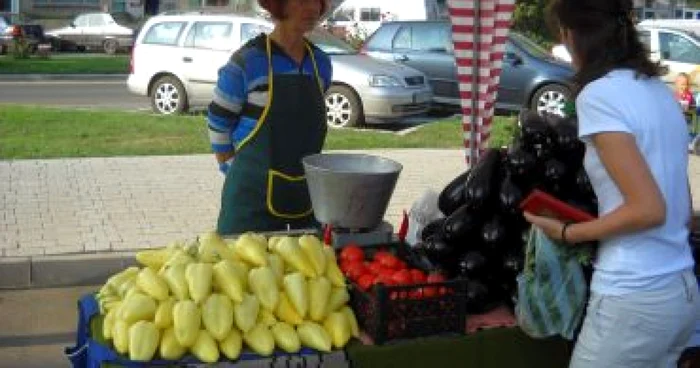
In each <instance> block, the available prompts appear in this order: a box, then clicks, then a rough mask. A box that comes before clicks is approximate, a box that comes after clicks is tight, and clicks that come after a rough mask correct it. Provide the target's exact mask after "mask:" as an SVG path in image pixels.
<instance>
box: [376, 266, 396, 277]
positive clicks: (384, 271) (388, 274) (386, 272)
mask: <svg viewBox="0 0 700 368" xmlns="http://www.w3.org/2000/svg"><path fill="white" fill-rule="evenodd" d="M394 272H395V271H394V270H392V269H389V268H380V269H379V276H384V277H386V278H389V279H391V278H393V277H394Z"/></svg>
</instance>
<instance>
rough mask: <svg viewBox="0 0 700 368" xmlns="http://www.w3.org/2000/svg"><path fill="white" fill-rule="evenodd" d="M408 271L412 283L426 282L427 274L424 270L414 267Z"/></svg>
mask: <svg viewBox="0 0 700 368" xmlns="http://www.w3.org/2000/svg"><path fill="white" fill-rule="evenodd" d="M409 272H411V280H412V281H413V282H414V283H417V284H424V283H425V282H426V280H427V276H425V272H423V271H421V270H418V269H415V268H413V269H411V270H410V271H409Z"/></svg>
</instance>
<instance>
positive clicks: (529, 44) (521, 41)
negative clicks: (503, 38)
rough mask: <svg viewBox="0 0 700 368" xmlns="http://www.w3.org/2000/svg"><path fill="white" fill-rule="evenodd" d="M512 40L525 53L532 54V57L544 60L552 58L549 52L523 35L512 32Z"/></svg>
mask: <svg viewBox="0 0 700 368" xmlns="http://www.w3.org/2000/svg"><path fill="white" fill-rule="evenodd" d="M509 35H510V39H511V40H512V42H513V43H515V44H516V46H518V47H520V48H521V49H522V50H523V51H525V52H526V53H528V54H530V56H533V57H536V58H540V59H544V58H548V57H550V55H549V51H547V50H546V49H545V48H543V47H542V46H540V45H538V44H537V43H535V42H534V41H532V40H531V39H529V38H527V37H525V36H523V35H521V34H520V33H516V32H510V33H509Z"/></svg>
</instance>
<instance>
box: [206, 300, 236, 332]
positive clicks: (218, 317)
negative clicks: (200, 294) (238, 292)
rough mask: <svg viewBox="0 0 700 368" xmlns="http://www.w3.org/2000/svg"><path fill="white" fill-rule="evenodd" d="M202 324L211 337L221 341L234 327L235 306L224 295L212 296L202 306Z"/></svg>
mask: <svg viewBox="0 0 700 368" xmlns="http://www.w3.org/2000/svg"><path fill="white" fill-rule="evenodd" d="M202 322H204V328H205V329H206V330H207V331H208V332H209V334H210V335H211V337H213V338H214V339H216V340H218V341H221V340H223V339H225V338H226V336H228V333H229V331H231V327H233V304H231V299H229V298H228V297H227V296H226V295H223V294H218V293H215V294H211V295H209V297H207V299H206V301H205V302H204V305H203V306H202Z"/></svg>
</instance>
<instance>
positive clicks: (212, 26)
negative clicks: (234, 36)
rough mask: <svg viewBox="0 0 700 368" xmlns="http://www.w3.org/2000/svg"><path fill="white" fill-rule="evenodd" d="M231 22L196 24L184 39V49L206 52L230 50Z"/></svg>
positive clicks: (231, 46)
mask: <svg viewBox="0 0 700 368" xmlns="http://www.w3.org/2000/svg"><path fill="white" fill-rule="evenodd" d="M231 29H233V25H232V24H231V22H197V23H195V24H194V25H193V26H192V28H190V32H189V33H188V34H187V38H186V39H185V47H194V48H196V49H208V50H230V49H232V48H233V47H234V45H232V44H231Z"/></svg>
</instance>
